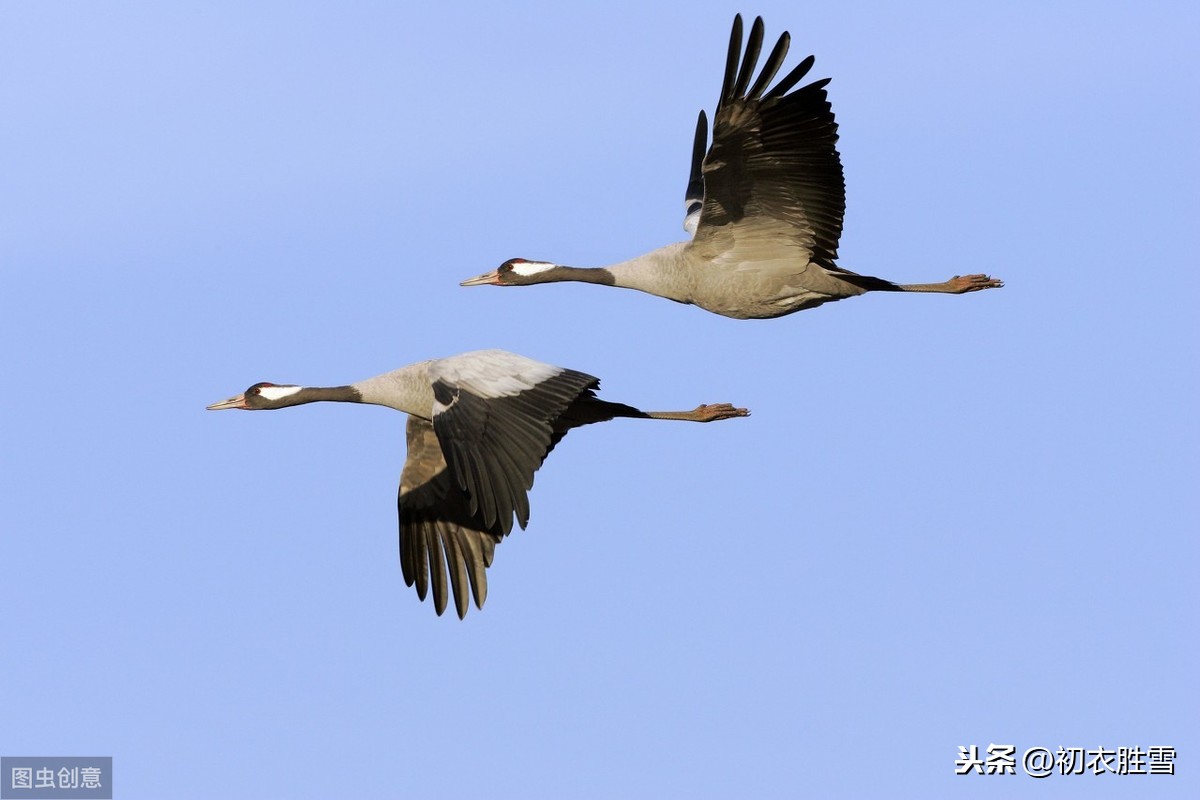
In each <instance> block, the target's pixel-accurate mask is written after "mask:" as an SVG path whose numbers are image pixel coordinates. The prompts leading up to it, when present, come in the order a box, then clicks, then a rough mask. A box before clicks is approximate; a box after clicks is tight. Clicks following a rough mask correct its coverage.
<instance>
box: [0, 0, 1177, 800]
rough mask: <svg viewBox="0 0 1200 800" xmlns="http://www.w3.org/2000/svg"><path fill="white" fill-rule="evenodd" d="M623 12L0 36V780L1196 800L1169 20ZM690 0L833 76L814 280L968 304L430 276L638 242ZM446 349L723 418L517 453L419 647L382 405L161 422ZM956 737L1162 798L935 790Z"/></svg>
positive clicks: (186, 6)
mask: <svg viewBox="0 0 1200 800" xmlns="http://www.w3.org/2000/svg"><path fill="white" fill-rule="evenodd" d="M435 6H436V7H435ZM645 6H646V4H642V3H612V2H609V3H603V4H590V5H583V6H579V7H571V8H567V7H558V6H543V5H542V4H530V3H520V2H515V3H510V4H503V5H494V6H491V7H487V8H480V7H475V6H470V5H461V4H452V3H444V4H424V5H423V6H422V7H415V6H414V7H407V6H403V5H401V4H393V3H353V4H328V5H318V4H303V3H257V4H241V3H173V4H148V3H72V4H66V3H40V2H39V3H21V2H18V3H5V4H3V5H2V6H0V106H2V107H3V109H4V113H3V115H0V176H2V177H0V187H2V191H0V276H2V280H3V290H2V291H0V333H2V335H3V341H4V342H5V352H6V356H5V358H4V365H5V366H4V369H3V370H2V371H0V376H2V377H0V380H3V382H4V391H3V392H0V403H2V404H3V419H4V423H3V425H2V427H0V445H2V449H3V452H4V454H5V457H4V461H3V472H4V477H3V484H2V486H3V495H4V497H3V499H4V501H3V504H2V505H0V526H2V528H3V534H2V535H0V565H2V568H3V578H2V579H0V608H2V609H3V619H4V624H3V642H4V643H3V647H2V651H3V655H0V709H3V712H2V713H0V754H4V755H40V754H53V755H111V756H113V759H114V773H115V780H116V782H117V787H118V796H119V797H121V798H150V797H179V798H193V797H194V798H210V797H233V798H236V797H247V798H249V797H285V796H286V797H294V798H309V797H312V798H316V797H349V796H354V797H463V796H470V795H473V794H482V793H484V792H486V793H488V794H489V795H490V796H495V797H584V798H591V797H595V798H603V797H614V796H622V797H671V796H691V797H732V796H743V797H746V796H755V797H797V796H813V797H827V798H837V797H848V798H853V797H866V796H888V797H936V796H948V795H951V794H954V795H958V796H970V797H1006V798H1008V797H1020V796H1026V795H1032V794H1034V793H1039V794H1040V793H1044V792H1049V793H1051V794H1052V795H1053V796H1054V797H1089V798H1092V797H1105V796H1121V797H1132V796H1137V797H1181V796H1197V793H1198V784H1197V781H1196V777H1195V776H1196V773H1197V769H1196V767H1195V765H1196V763H1197V762H1196V755H1197V753H1198V752H1200V736H1198V735H1197V727H1196V719H1197V710H1198V705H1200V704H1198V703H1197V691H1196V680H1195V676H1196V675H1197V674H1200V669H1198V667H1200V664H1198V663H1197V661H1198V659H1197V646H1196V642H1197V641H1198V637H1197V633H1198V631H1197V625H1196V615H1195V608H1196V607H1197V599H1198V598H1197V589H1196V567H1197V546H1196V533H1197V529H1198V525H1197V523H1198V522H1200V514H1198V513H1197V512H1198V503H1197V499H1196V487H1197V477H1198V476H1200V470H1198V464H1197V461H1198V453H1200V449H1198V447H1197V446H1198V445H1200V435H1198V433H1200V431H1198V424H1197V418H1196V407H1197V404H1196V401H1197V374H1196V364H1197V341H1200V340H1198V337H1197V324H1196V312H1195V298H1196V296H1197V292H1198V290H1200V280H1198V279H1197V271H1196V258H1197V253H1198V250H1200V248H1198V247H1197V245H1198V244H1200V233H1198V230H1200V229H1198V227H1197V220H1198V219H1200V191H1198V190H1197V186H1200V169H1198V166H1200V165H1198V161H1200V159H1198V155H1197V153H1198V151H1197V148H1196V131H1197V130H1198V129H1200V126H1198V123H1200V103H1198V101H1197V98H1198V97H1200V79H1198V77H1197V72H1196V69H1195V43H1194V38H1195V32H1196V30H1198V29H1200V12H1198V11H1197V10H1196V9H1195V7H1194V5H1193V4H1186V3H1182V2H1180V3H1146V4H1139V5H1138V6H1137V7H1136V9H1135V8H1134V7H1133V6H1132V5H1119V4H1115V3H1099V4H1098V3H1055V4H1044V3H1006V4H958V3H905V4H895V5H891V4H860V3H850V4H832V5H831V4H796V3H784V2H773V1H769V0H767V1H764V2H761V3H760V4H759V5H758V6H755V7H746V6H735V5H729V4H725V3H707V2H699V3H698V2H688V3H662V4H656V5H655V6H654V8H653V9H648V8H646V7H645ZM736 11H742V12H743V13H745V14H749V15H753V14H755V13H761V14H762V15H763V16H764V17H765V19H766V24H767V34H768V37H769V38H771V39H773V38H774V36H775V35H777V34H778V32H780V31H781V30H783V29H788V30H790V31H791V32H792V35H793V46H792V54H793V55H792V59H793V62H792V63H794V61H795V59H798V58H800V57H803V56H804V55H806V54H808V53H810V52H811V53H814V54H815V55H816V57H817V64H816V67H815V68H814V72H813V75H814V76H815V77H824V76H831V77H832V78H833V83H832V84H831V85H830V87H829V92H830V97H831V100H832V102H833V104H834V108H835V111H836V113H837V117H838V121H839V123H840V124H841V126H842V138H841V143H840V148H841V152H842V156H843V161H844V163H845V170H846V179H847V184H848V210H847V217H846V226H845V232H844V235H843V238H842V245H841V248H840V252H841V263H842V264H843V265H845V266H846V267H848V268H850V269H853V270H856V271H859V272H864V273H868V274H875V275H879V276H881V277H885V278H889V279H893V280H897V281H903V282H917V281H936V280H943V279H945V278H947V277H949V276H951V275H954V274H959V273H967V272H989V273H992V274H994V275H996V276H998V277H1001V278H1003V279H1004V280H1005V281H1006V283H1007V286H1006V287H1005V288H1004V289H1003V290H1000V291H990V292H985V293H981V294H977V295H968V296H964V297H945V296H897V295H869V296H867V297H863V298H857V299H853V300H849V301H846V302H842V303H838V304H835V305H831V306H826V307H823V308H820V309H816V310H814V311H808V312H803V313H800V314H797V315H793V316H791V317H788V318H784V319H779V320H774V321H765V322H739V321H733V320H727V319H723V318H720V317H717V316H714V315H710V314H706V313H704V312H702V311H699V310H697V309H693V308H687V307H683V306H678V305H675V304H672V303H668V302H666V301H663V300H658V299H656V298H651V297H647V296H642V295H639V294H637V293H633V292H621V291H616V290H606V289H599V288H595V287H586V286H550V287H536V288H532V289H527V290H522V291H516V290H510V291H501V290H496V289H487V288H480V289H463V288H459V287H458V285H457V282H458V281H459V280H461V279H463V278H466V277H469V276H472V275H476V274H479V273H481V272H484V271H486V270H488V269H491V268H493V267H494V266H496V265H497V264H498V263H499V262H500V261H502V260H504V259H506V258H509V257H512V256H522V257H526V258H549V259H554V260H559V261H563V262H565V263H571V264H579V265H592V264H603V263H609V262H612V261H616V260H620V259H624V258H628V257H630V256H633V255H636V254H638V253H641V252H644V251H646V250H649V249H651V248H653V247H656V246H658V245H661V244H665V243H667V242H669V241H674V240H676V239H679V238H682V236H683V232H682V230H681V229H680V224H681V222H682V210H683V208H682V196H683V190H684V185H685V182H686V177H687V168H688V157H689V149H690V142H691V133H692V126H693V124H694V120H695V114H696V111H697V110H698V109H699V108H701V107H706V108H708V109H710V110H711V108H712V105H713V103H714V102H715V98H716V95H717V91H718V89H719V86H720V80H721V70H722V67H723V59H724V50H725V44H726V40H727V36H728V30H729V24H730V21H731V19H732V17H733V14H734V12H736ZM483 347H500V348H505V349H510V350H514V351H516V352H520V353H523V354H525V355H529V356H531V357H534V358H538V359H540V360H544V361H548V362H551V363H555V364H561V365H564V366H569V367H573V368H576V369H581V370H584V371H587V372H591V373H593V374H596V375H599V376H601V377H602V378H603V396H604V397H607V398H609V399H612V400H617V401H621V402H626V403H631V404H635V405H639V406H641V407H643V408H664V409H665V408H691V407H693V406H694V405H695V404H697V403H700V402H725V401H729V402H734V403H737V404H739V405H744V406H748V407H750V408H751V409H752V410H753V412H754V415H753V416H752V417H751V418H750V419H747V420H734V421H730V422H725V423H722V424H720V425H712V426H703V427H701V426H691V425H675V424H666V423H649V422H642V421H618V422H614V423H611V424H607V425H603V426H595V427H592V428H588V429H585V430H582V431H577V432H575V433H572V434H571V436H570V437H568V438H567V440H566V441H565V442H564V443H563V444H562V445H561V446H560V447H559V448H558V449H556V450H555V452H554V454H553V455H552V457H551V458H550V459H549V460H548V462H547V464H546V465H545V467H544V468H543V470H542V471H541V472H539V474H538V477H537V484H536V486H535V488H534V490H533V492H532V495H531V501H532V506H533V514H532V519H531V522H530V526H529V529H528V530H526V531H518V532H516V533H515V534H514V535H513V536H511V537H510V538H509V539H508V540H506V541H505V542H504V543H503V544H502V545H501V546H500V547H499V548H498V550H497V556H496V563H495V566H494V567H493V568H492V570H491V571H490V586H491V594H490V596H489V599H488V603H487V606H486V607H485V609H484V610H483V611H482V612H477V611H474V610H473V611H472V613H471V614H469V615H468V618H467V619H466V621H465V622H459V621H458V620H456V619H454V618H453V617H452V616H448V617H443V618H437V617H435V616H434V614H433V611H432V608H431V607H430V605H429V604H427V603H419V602H417V599H416V597H415V594H414V593H413V592H412V591H411V590H409V589H408V588H406V587H405V586H404V584H403V581H402V578H401V575H400V568H399V563H398V558H397V549H396V532H395V518H394V515H395V507H394V494H395V490H396V483H397V479H398V475H399V470H400V466H401V464H402V462H403V424H404V420H403V418H402V417H401V416H400V415H398V414H396V413H394V412H391V411H388V410H386V409H380V408H360V407H352V406H320V405H315V406H308V407H304V408H298V409H291V410H288V411H281V412H277V413H273V414H244V413H239V414H234V413H228V414H211V413H206V412H205V411H204V406H205V405H206V404H208V403H211V402H214V401H216V400H219V399H223V398H225V397H228V396H230V395H231V394H234V393H236V392H239V391H241V390H242V389H244V388H245V387H246V386H248V385H249V384H251V383H253V382H256V381H259V380H270V381H274V382H277V383H308V384H317V385H334V384H340V383H345V382H349V381H353V380H357V379H360V378H363V377H367V376H370V375H374V374H377V373H380V372H384V371H387V370H390V369H393V368H395V367H399V366H402V365H404V364H408V363H411V362H413V361H418V360H421V359H424V358H429V357H435V356H441V355H450V354H454V353H458V352H462V351H466V350H472V349H477V348H483ZM991 743H1000V744H1005V743H1007V744H1013V745H1015V746H1016V747H1017V748H1018V751H1024V750H1025V749H1027V748H1030V747H1034V746H1045V747H1049V748H1051V749H1055V748H1057V747H1059V746H1063V747H1085V748H1096V747H1099V746H1104V747H1107V748H1110V749H1115V748H1116V747H1122V746H1140V747H1143V748H1146V747H1149V746H1157V745H1166V746H1173V747H1175V748H1177V750H1178V754H1179V755H1178V766H1177V771H1178V773H1179V774H1178V775H1176V776H1175V777H1161V776H1123V777H1119V776H1113V775H1106V776H1092V775H1082V776H1053V777H1050V778H1047V779H1046V780H1044V781H1038V780H1034V779H1032V778H1029V777H1027V776H1025V775H1022V774H1018V775H1016V776H1011V777H1000V776H968V777H955V776H954V774H953V771H954V769H953V768H954V759H955V757H956V756H957V754H958V747H959V746H960V745H971V744H975V745H978V746H979V747H980V748H981V749H982V748H986V747H987V745H989V744H991Z"/></svg>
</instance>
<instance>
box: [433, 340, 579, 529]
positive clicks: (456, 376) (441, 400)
mask: <svg viewBox="0 0 1200 800" xmlns="http://www.w3.org/2000/svg"><path fill="white" fill-rule="evenodd" d="M430 377H431V378H432V382H433V396H434V406H433V428H434V431H435V432H436V433H437V437H438V440H439V441H440V442H441V446H442V454H443V455H444V456H445V459H446V463H447V464H448V465H449V472H450V473H451V474H452V475H453V476H454V480H455V482H456V484H457V486H458V488H459V489H460V490H461V491H463V492H465V494H466V497H467V500H468V502H469V504H470V505H469V508H470V511H471V513H472V514H473V515H477V516H478V518H479V519H480V520H481V521H482V522H483V523H484V524H485V525H486V526H487V527H488V529H489V530H492V529H494V530H497V531H499V532H500V533H501V534H507V533H508V532H509V531H510V530H512V524H513V515H514V514H515V515H516V518H517V522H518V523H519V524H520V526H521V527H522V528H524V527H525V524H526V523H527V522H528V521H529V499H528V497H527V492H528V491H529V489H530V488H532V487H533V473H534V472H536V471H537V469H538V467H540V466H541V464H542V461H543V460H544V459H545V457H546V454H547V453H548V452H549V451H550V448H551V447H552V446H553V444H554V443H555V442H556V441H557V438H556V437H555V435H554V434H555V422H556V420H558V418H559V417H560V416H561V415H562V414H563V412H564V411H566V410H567V408H568V407H569V406H570V405H571V404H572V403H573V402H574V401H575V400H576V399H577V398H579V397H580V395H582V394H584V393H585V392H587V391H588V390H589V389H593V388H596V387H598V386H599V383H600V382H599V379H597V378H595V377H593V376H591V375H587V374H585V373H582V372H576V371H574V370H569V369H563V368H561V367H554V366H551V365H549V364H542V363H540V362H538V361H533V360H532V359H527V358H524V357H523V356H518V355H515V354H513V353H505V352H502V351H495V350H489V351H481V352H478V353H467V354H464V355H461V356H454V357H452V358H446V359H441V360H439V361H435V362H433V364H432V365H431V366H430Z"/></svg>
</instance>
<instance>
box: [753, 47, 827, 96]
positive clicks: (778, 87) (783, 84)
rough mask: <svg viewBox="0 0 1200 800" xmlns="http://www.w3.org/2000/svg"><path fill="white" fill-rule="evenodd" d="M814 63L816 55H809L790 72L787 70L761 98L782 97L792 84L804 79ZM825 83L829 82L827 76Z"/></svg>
mask: <svg viewBox="0 0 1200 800" xmlns="http://www.w3.org/2000/svg"><path fill="white" fill-rule="evenodd" d="M815 63H817V57H816V56H809V57H808V58H806V59H804V60H803V61H801V62H800V63H799V64H797V65H796V67H795V68H794V69H793V70H792V71H791V72H789V73H788V74H787V75H786V76H785V77H784V79H783V80H781V81H780V82H779V83H777V84H775V88H773V89H771V91H769V92H767V96H766V97H764V98H763V100H764V101H766V100H771V99H773V98H776V97H783V96H784V95H785V94H787V93H788V92H789V91H790V90H791V88H792V87H793V86H795V85H796V84H797V83H799V82H800V81H801V80H803V79H804V76H805V75H807V74H808V71H809V70H810V69H812V68H813V64H815ZM825 83H829V79H828V78H825ZM821 85H822V86H824V85H825V84H824V83H823V84H821Z"/></svg>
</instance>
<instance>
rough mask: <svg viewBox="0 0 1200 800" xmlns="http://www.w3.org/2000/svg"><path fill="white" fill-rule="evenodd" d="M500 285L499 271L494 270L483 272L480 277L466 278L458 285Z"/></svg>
mask: <svg viewBox="0 0 1200 800" xmlns="http://www.w3.org/2000/svg"><path fill="white" fill-rule="evenodd" d="M499 285H500V270H498V269H494V270H492V271H491V272H485V273H483V274H482V275H476V276H475V277H474V278H467V279H466V280H465V281H463V282H462V283H460V284H459V286H499Z"/></svg>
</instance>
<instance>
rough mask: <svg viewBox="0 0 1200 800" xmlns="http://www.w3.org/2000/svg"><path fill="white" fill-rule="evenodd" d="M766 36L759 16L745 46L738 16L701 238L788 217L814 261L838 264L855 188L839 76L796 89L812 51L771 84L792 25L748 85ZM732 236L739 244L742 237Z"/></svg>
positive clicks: (706, 181)
mask: <svg viewBox="0 0 1200 800" xmlns="http://www.w3.org/2000/svg"><path fill="white" fill-rule="evenodd" d="M762 40H763V24H762V18H761V17H759V18H756V19H755V20H754V25H753V26H752V27H751V30H750V36H749V38H748V40H747V42H746V52H745V55H744V56H742V54H741V45H742V19H741V16H740V15H738V16H737V17H735V18H734V21H733V31H732V34H731V35H730V39H729V54H728V57H727V59H726V64H725V81H724V84H723V86H722V87H721V97H720V100H719V101H718V103H717V110H716V113H715V114H714V115H713V142H712V146H711V147H710V148H709V150H708V154H707V155H706V156H705V158H704V163H703V168H702V176H703V186H704V202H703V207H702V210H701V212H700V219H699V225H698V227H697V230H696V234H695V240H697V241H700V240H705V239H707V240H710V241H712V240H720V239H721V238H722V237H728V238H729V239H730V240H733V239H735V238H736V237H737V235H738V233H737V231H738V230H739V229H740V228H741V227H743V226H753V225H755V224H763V223H770V226H769V227H779V223H783V224H784V226H785V230H788V231H789V233H790V234H791V238H792V243H793V244H794V245H799V246H801V247H803V248H805V249H806V250H807V251H808V252H809V254H810V259H811V260H812V261H814V262H816V263H817V264H819V265H821V266H822V267H825V268H827V269H835V270H836V269H837V268H836V267H835V266H834V260H835V259H836V258H837V245H838V239H839V238H840V237H841V233H842V218H843V216H844V214H845V209H846V191H845V181H844V179H843V177H842V163H841V159H840V158H839V156H838V152H837V148H836V143H837V138H838V136H837V123H836V122H835V121H834V118H833V110H832V108H831V107H830V105H829V100H828V99H827V97H826V94H825V85H826V84H827V83H828V82H829V79H827V78H826V79H824V80H819V81H816V82H814V83H810V84H808V85H806V86H803V87H801V88H799V89H796V90H795V91H791V90H792V88H793V87H794V86H795V85H796V84H797V83H799V82H800V80H801V79H803V78H804V76H805V75H806V74H807V73H808V71H809V70H810V69H811V68H812V65H813V62H814V59H813V57H812V56H809V57H808V58H806V59H804V61H802V62H801V63H800V64H799V65H798V66H796V67H795V68H794V69H793V70H792V71H791V72H789V73H788V74H787V75H786V76H785V77H784V78H783V79H782V80H780V81H779V82H778V83H777V84H776V85H775V86H774V88H772V89H771V90H770V91H766V89H767V86H768V85H769V84H770V83H771V81H772V80H773V79H774V78H775V75H776V73H777V72H778V71H779V68H780V67H781V66H782V65H783V61H784V58H785V57H786V55H787V50H788V45H789V42H790V37H789V35H788V34H787V33H786V32H785V33H784V34H783V35H781V36H780V37H779V41H778V42H777V43H776V45H775V47H774V49H773V50H772V51H771V53H770V55H769V56H767V60H766V62H765V63H764V65H763V69H762V72H760V73H759V76H758V79H757V80H755V81H754V84H753V86H750V87H749V88H748V89H747V86H748V85H749V83H750V79H751V77H752V76H753V74H754V69H755V66H756V64H757V62H758V56H759V53H760V50H761V47H762ZM739 61H740V65H739ZM726 244H727V245H729V246H726V247H725V248H724V249H731V245H732V241H730V242H727V243H726ZM839 271H840V270H839Z"/></svg>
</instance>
